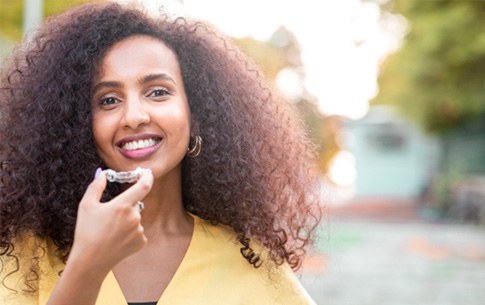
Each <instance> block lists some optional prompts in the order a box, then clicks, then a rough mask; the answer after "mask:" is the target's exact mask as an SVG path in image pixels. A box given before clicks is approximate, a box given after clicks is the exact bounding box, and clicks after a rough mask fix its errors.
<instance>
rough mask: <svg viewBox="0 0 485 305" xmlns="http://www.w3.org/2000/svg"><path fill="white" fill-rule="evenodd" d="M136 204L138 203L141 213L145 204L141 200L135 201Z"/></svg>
mask: <svg viewBox="0 0 485 305" xmlns="http://www.w3.org/2000/svg"><path fill="white" fill-rule="evenodd" d="M136 204H137V205H138V208H139V209H140V213H141V211H143V209H144V208H145V204H144V203H143V201H137V203H136Z"/></svg>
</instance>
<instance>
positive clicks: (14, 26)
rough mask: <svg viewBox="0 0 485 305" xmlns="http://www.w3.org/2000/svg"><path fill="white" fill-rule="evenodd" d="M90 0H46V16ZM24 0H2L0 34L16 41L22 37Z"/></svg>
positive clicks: (0, 5) (0, 3) (0, 2)
mask: <svg viewBox="0 0 485 305" xmlns="http://www.w3.org/2000/svg"><path fill="white" fill-rule="evenodd" d="M38 1H41V0H38ZM86 2H89V0H44V17H47V16H50V15H52V14H58V13H61V12H63V11H65V10H66V9H68V8H70V7H72V6H75V5H79V4H82V3H86ZM23 11H24V1H23V0H0V34H1V35H3V36H5V37H7V38H9V39H11V40H14V41H18V40H20V39H21V38H22V24H23Z"/></svg>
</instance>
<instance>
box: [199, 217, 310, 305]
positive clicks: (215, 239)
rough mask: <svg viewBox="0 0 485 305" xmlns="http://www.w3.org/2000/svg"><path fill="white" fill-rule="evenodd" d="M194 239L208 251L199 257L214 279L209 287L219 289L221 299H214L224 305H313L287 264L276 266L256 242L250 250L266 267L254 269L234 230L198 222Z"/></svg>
mask: <svg viewBox="0 0 485 305" xmlns="http://www.w3.org/2000/svg"><path fill="white" fill-rule="evenodd" d="M193 238H197V241H196V242H197V243H198V242H203V243H204V244H205V247H203V245H200V246H201V248H200V249H205V250H201V251H200V253H199V255H200V256H201V257H206V259H207V261H206V262H207V263H208V264H207V265H205V268H208V269H210V270H209V271H208V272H210V274H211V276H210V277H207V278H206V280H209V286H210V287H218V289H216V291H217V293H218V295H219V296H214V297H215V298H217V299H220V300H221V304H222V303H224V304H294V305H299V304H302V305H303V304H314V303H313V301H312V300H311V298H310V297H309V295H308V294H307V292H306V291H305V289H304V288H303V287H302V286H301V284H300V282H299V280H298V278H297V276H296V274H295V273H294V272H293V270H292V269H291V268H290V267H289V266H288V264H286V263H284V264H282V265H281V266H277V265H276V264H274V263H273V262H272V261H271V260H269V259H266V258H265V257H266V250H265V248H264V247H262V246H261V245H259V244H258V243H256V242H254V241H252V242H251V248H253V249H254V251H255V253H256V254H258V255H260V256H261V257H262V258H263V265H262V266H261V267H260V268H255V267H254V266H253V265H251V264H249V263H248V261H247V260H246V259H245V258H244V257H243V256H242V254H241V248H243V245H242V244H241V243H240V242H239V241H238V238H237V234H236V233H235V232H234V231H233V230H232V229H231V228H229V227H226V226H222V225H212V224H210V223H209V222H207V221H204V220H202V219H197V218H195V229H194V236H193ZM211 281H213V282H212V284H210V282H211ZM225 288H227V289H225ZM231 299H233V300H234V302H229V300H231ZM242 300H244V302H243V301H242Z"/></svg>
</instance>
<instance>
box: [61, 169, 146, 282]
mask: <svg viewBox="0 0 485 305" xmlns="http://www.w3.org/2000/svg"><path fill="white" fill-rule="evenodd" d="M106 183H107V182H106V176H105V173H104V172H102V173H101V174H100V175H99V176H98V177H97V178H95V179H94V181H93V182H92V183H91V184H90V185H89V186H88V188H87V190H86V192H85V193H84V197H83V198H82V200H81V202H80V204H79V209H78V216H77V222H76V229H75V234H74V244H73V247H72V250H71V254H70V257H69V258H70V259H71V257H73V259H74V260H75V259H81V261H82V263H83V264H86V263H88V264H90V265H91V266H93V267H94V268H96V269H97V270H98V271H103V272H105V273H107V272H109V270H111V269H112V268H113V267H114V266H115V265H116V264H117V263H118V262H120V261H121V260H123V259H124V258H126V257H128V256H130V255H131V254H133V253H135V252H137V251H139V250H141V249H142V248H143V246H145V245H146V243H147V238H146V236H145V234H144V232H143V227H142V225H141V215H140V210H139V207H138V204H137V202H138V201H139V200H142V199H143V198H144V197H145V196H146V195H147V194H148V192H149V191H150V189H151V187H152V184H153V176H152V174H151V172H145V173H143V175H142V176H141V177H140V179H139V180H138V181H137V182H136V183H135V184H134V185H132V186H131V187H129V188H128V189H127V190H126V191H124V192H123V193H121V194H120V195H118V196H117V197H115V198H113V199H112V200H111V201H109V202H105V203H101V202H100V199H101V196H102V194H103V191H104V189H105V188H106ZM86 267H87V268H89V265H88V266H86Z"/></svg>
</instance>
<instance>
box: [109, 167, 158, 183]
mask: <svg viewBox="0 0 485 305" xmlns="http://www.w3.org/2000/svg"><path fill="white" fill-rule="evenodd" d="M145 171H149V169H147V168H142V167H137V168H136V169H135V170H132V171H126V172H117V171H114V170H112V169H105V170H104V172H105V173H106V179H107V180H108V181H109V182H118V183H133V182H136V181H137V180H138V179H140V177H141V175H142V174H143V173H144V172H145Z"/></svg>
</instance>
